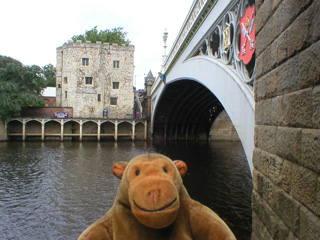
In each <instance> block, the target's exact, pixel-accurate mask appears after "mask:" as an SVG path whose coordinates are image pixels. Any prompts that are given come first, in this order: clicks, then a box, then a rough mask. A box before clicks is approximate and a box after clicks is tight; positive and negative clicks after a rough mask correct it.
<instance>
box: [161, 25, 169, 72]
mask: <svg viewBox="0 0 320 240" xmlns="http://www.w3.org/2000/svg"><path fill="white" fill-rule="evenodd" d="M167 39H168V32H167V29H165V30H164V33H163V43H164V46H163V48H164V54H163V55H162V72H163V71H164V63H165V61H166V58H167V51H166V50H167Z"/></svg>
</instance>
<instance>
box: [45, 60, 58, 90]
mask: <svg viewBox="0 0 320 240" xmlns="http://www.w3.org/2000/svg"><path fill="white" fill-rule="evenodd" d="M42 74H43V76H44V79H45V84H46V87H55V86H56V68H55V67H54V66H53V65H52V64H51V63H50V64H47V65H45V66H43V68H42Z"/></svg>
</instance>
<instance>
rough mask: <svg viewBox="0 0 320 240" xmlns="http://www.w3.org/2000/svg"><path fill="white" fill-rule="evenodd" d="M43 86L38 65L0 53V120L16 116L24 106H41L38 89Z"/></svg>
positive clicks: (42, 101) (41, 100)
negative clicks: (25, 64) (28, 63)
mask: <svg viewBox="0 0 320 240" xmlns="http://www.w3.org/2000/svg"><path fill="white" fill-rule="evenodd" d="M44 87H45V82H44V79H43V76H42V69H41V68H40V67H39V66H36V65H32V66H24V65H22V63H21V62H19V61H17V60H15V59H13V58H10V57H6V56H2V55H0V120H2V121H6V120H9V119H10V118H11V117H17V116H19V115H20V112H21V110H22V109H23V108H25V107H30V106H34V107H36V106H43V105H44V100H43V99H42V97H41V96H40V91H41V90H42V89H43V88H44Z"/></svg>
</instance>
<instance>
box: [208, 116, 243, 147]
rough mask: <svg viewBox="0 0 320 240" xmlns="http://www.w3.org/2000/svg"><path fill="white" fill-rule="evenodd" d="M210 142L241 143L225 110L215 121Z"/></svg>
mask: <svg viewBox="0 0 320 240" xmlns="http://www.w3.org/2000/svg"><path fill="white" fill-rule="evenodd" d="M210 140H213V141H240V139H239V136H238V134H237V131H236V129H235V128H234V126H233V124H232V122H231V120H230V118H229V116H228V114H227V112H226V111H225V110H223V111H222V112H221V113H219V115H218V117H217V118H216V119H215V121H214V123H213V124H212V127H211V130H210Z"/></svg>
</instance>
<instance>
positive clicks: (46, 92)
mask: <svg viewBox="0 0 320 240" xmlns="http://www.w3.org/2000/svg"><path fill="white" fill-rule="evenodd" d="M41 95H42V97H56V88H55V87H47V88H44V89H43V90H42V91H41Z"/></svg>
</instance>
